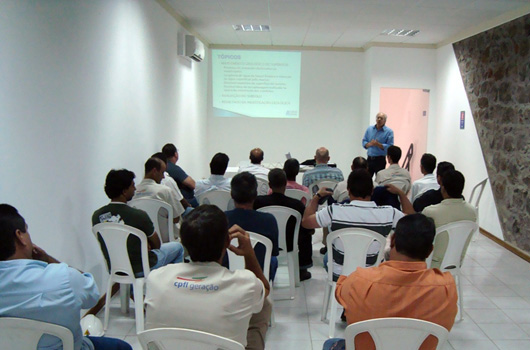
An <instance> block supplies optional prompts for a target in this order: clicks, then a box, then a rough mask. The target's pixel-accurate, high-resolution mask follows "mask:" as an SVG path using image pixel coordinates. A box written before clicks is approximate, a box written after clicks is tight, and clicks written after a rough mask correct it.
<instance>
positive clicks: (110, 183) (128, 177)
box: [105, 169, 135, 199]
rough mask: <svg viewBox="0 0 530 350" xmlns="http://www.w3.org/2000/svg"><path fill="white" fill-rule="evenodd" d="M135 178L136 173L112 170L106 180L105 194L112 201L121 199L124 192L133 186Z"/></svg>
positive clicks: (125, 170)
mask: <svg viewBox="0 0 530 350" xmlns="http://www.w3.org/2000/svg"><path fill="white" fill-rule="evenodd" d="M134 178H135V176H134V173H133V172H132V171H129V170H127V169H120V170H114V169H112V170H111V171H109V173H108V174H107V178H106V179H105V193H106V194H107V197H109V198H110V199H114V198H117V197H119V196H120V195H121V194H122V192H123V191H125V190H126V189H128V188H129V187H130V186H131V184H132V182H133V180H134Z"/></svg>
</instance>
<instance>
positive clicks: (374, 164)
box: [363, 112, 394, 176]
mask: <svg viewBox="0 0 530 350" xmlns="http://www.w3.org/2000/svg"><path fill="white" fill-rule="evenodd" d="M386 118H387V115H386V114H385V113H381V112H379V113H377V115H376V116H375V125H374V126H369V127H368V129H366V132H365V133H364V137H363V147H364V148H366V149H367V153H368V159H367V160H368V171H369V172H370V175H372V176H373V175H374V174H377V172H378V171H379V170H383V169H384V168H385V167H386V151H387V149H388V147H390V146H392V145H393V144H394V132H393V131H392V129H390V128H389V127H387V126H385V124H386Z"/></svg>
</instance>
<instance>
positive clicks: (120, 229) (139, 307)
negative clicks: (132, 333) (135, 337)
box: [92, 223, 150, 332]
mask: <svg viewBox="0 0 530 350" xmlns="http://www.w3.org/2000/svg"><path fill="white" fill-rule="evenodd" d="M92 232H94V235H96V237H98V235H100V236H101V238H102V239H103V241H104V242H105V246H106V248H107V252H108V254H109V260H110V272H109V275H110V276H109V281H108V283H107V296H106V298H105V319H104V322H103V329H104V330H105V331H106V330H107V327H108V325H109V311H110V309H109V307H110V298H111V295H112V284H113V283H114V282H116V283H120V284H121V285H120V293H121V297H122V299H121V303H122V310H123V307H124V303H126V310H128V305H129V298H128V294H129V293H128V288H127V287H125V286H124V284H132V285H133V291H134V311H135V317H136V332H140V331H143V330H144V280H145V278H147V276H148V275H149V271H150V268H149V257H148V254H147V237H146V235H145V233H144V232H142V231H140V230H138V229H136V228H134V227H131V226H127V225H123V224H117V223H101V224H97V225H95V226H94V227H93V228H92ZM130 235H132V236H136V237H138V239H139V240H140V246H141V258H142V269H143V273H144V277H135V275H134V271H133V268H132V266H131V262H130V260H129V253H128V251H127V238H128V237H129V236H130Z"/></svg>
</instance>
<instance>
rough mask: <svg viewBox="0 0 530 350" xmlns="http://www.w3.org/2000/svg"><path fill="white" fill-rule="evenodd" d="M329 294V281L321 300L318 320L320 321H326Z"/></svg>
mask: <svg viewBox="0 0 530 350" xmlns="http://www.w3.org/2000/svg"><path fill="white" fill-rule="evenodd" d="M330 294H331V285H330V284H329V283H327V284H326V290H325V292H324V300H323V301H322V310H321V312H320V320H321V321H322V322H325V321H327V319H328V317H327V316H328V308H329V297H330Z"/></svg>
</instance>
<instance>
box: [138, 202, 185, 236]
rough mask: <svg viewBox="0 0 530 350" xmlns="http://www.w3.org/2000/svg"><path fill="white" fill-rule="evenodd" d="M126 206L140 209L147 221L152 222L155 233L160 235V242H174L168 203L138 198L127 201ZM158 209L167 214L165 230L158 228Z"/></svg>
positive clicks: (171, 212)
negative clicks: (147, 217)
mask: <svg viewBox="0 0 530 350" xmlns="http://www.w3.org/2000/svg"><path fill="white" fill-rule="evenodd" d="M128 205H129V206H130V207H133V208H136V209H141V210H143V211H145V212H146V213H147V215H149V219H151V221H152V222H153V225H154V226H155V231H156V232H157V233H158V234H159V235H160V240H161V241H162V242H163V243H167V242H169V241H174V240H175V233H174V229H173V227H174V226H173V208H172V207H171V205H169V203H166V202H164V201H161V200H158V199H154V198H138V199H133V200H131V201H129V203H128ZM160 209H164V210H166V212H167V220H165V221H167V226H168V227H167V229H166V228H164V229H161V227H160V222H159V218H160V214H159V213H160ZM164 216H165V215H164ZM164 219H165V218H164Z"/></svg>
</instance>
